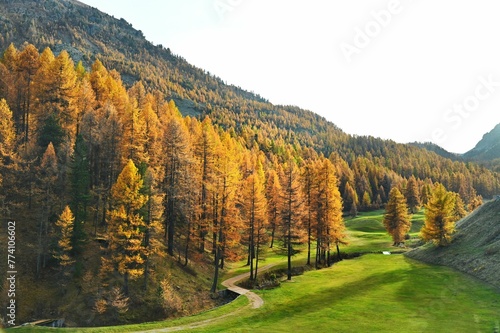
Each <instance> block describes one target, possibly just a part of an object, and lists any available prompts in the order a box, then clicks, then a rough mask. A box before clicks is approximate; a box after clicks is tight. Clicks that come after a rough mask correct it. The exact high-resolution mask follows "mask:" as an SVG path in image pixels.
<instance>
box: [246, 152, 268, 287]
mask: <svg viewBox="0 0 500 333" xmlns="http://www.w3.org/2000/svg"><path fill="white" fill-rule="evenodd" d="M248 172H249V175H248V177H247V178H246V179H245V180H244V182H243V188H242V191H241V200H240V201H241V202H240V204H241V209H240V211H241V216H242V219H243V222H244V223H245V224H246V226H247V231H248V240H249V242H248V259H249V264H250V280H251V281H254V280H255V279H256V278H257V273H258V265H259V252H260V245H261V244H262V240H263V238H264V228H265V225H267V214H266V210H267V199H266V196H265V188H264V170H263V168H262V164H261V163H260V161H257V163H255V164H254V165H253V167H252V169H251V170H249V171H248ZM254 262H255V265H254ZM254 267H255V271H254Z"/></svg>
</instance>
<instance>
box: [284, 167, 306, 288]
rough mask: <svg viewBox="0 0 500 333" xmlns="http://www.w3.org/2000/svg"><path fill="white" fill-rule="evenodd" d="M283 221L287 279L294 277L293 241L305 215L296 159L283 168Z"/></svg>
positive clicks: (297, 234) (296, 237)
mask: <svg viewBox="0 0 500 333" xmlns="http://www.w3.org/2000/svg"><path fill="white" fill-rule="evenodd" d="M283 171H284V172H283V179H282V185H281V187H282V189H283V191H282V208H281V223H282V227H283V233H284V236H285V237H284V240H285V246H286V253H287V279H288V280H291V279H292V256H293V254H294V251H293V243H292V242H293V241H296V240H297V239H298V238H299V237H300V236H299V228H300V225H299V224H300V222H301V219H302V215H303V208H302V191H301V189H300V184H299V180H300V173H299V169H298V167H297V165H296V163H295V161H294V160H292V159H290V160H289V161H288V162H286V163H285V167H284V168H283Z"/></svg>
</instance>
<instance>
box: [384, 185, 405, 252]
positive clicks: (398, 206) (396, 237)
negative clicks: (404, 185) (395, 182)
mask: <svg viewBox="0 0 500 333" xmlns="http://www.w3.org/2000/svg"><path fill="white" fill-rule="evenodd" d="M384 226H385V229H386V230H387V232H388V233H389V234H390V235H391V236H392V240H393V245H395V246H397V245H399V244H401V243H404V240H405V236H406V234H407V233H408V231H410V228H411V220H410V217H409V215H408V206H407V204H406V199H405V197H404V196H403V195H402V194H401V192H400V191H399V189H398V188H397V187H393V188H392V190H391V192H389V202H388V203H387V205H386V207H385V215H384Z"/></svg>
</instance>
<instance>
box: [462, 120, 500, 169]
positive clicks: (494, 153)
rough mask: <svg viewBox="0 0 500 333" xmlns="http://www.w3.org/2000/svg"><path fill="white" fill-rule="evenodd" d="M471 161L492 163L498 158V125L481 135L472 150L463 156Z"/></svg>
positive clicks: (499, 125)
mask: <svg viewBox="0 0 500 333" xmlns="http://www.w3.org/2000/svg"><path fill="white" fill-rule="evenodd" d="M463 157H464V158H466V159H468V160H473V161H493V160H495V159H499V158H500V124H498V125H496V126H495V128H494V129H492V130H491V131H490V132H488V133H486V134H485V135H483V138H482V139H481V140H480V141H479V142H478V143H477V144H476V146H475V147H474V148H472V149H471V150H469V151H468V152H466V153H465V154H464V155H463Z"/></svg>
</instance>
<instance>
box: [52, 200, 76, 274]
mask: <svg viewBox="0 0 500 333" xmlns="http://www.w3.org/2000/svg"><path fill="white" fill-rule="evenodd" d="M74 221H75V218H74V216H73V213H72V212H71V209H70V208H69V206H66V207H64V210H63V211H62V213H61V215H59V218H58V219H57V222H56V226H57V227H58V228H59V230H58V231H59V237H58V241H57V250H56V251H55V253H54V258H56V259H57V260H58V261H59V265H61V266H62V267H63V268H66V267H67V266H69V265H72V264H73V263H74V262H75V260H74V259H73V258H72V255H71V252H72V250H73V245H72V238H73V226H74Z"/></svg>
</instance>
